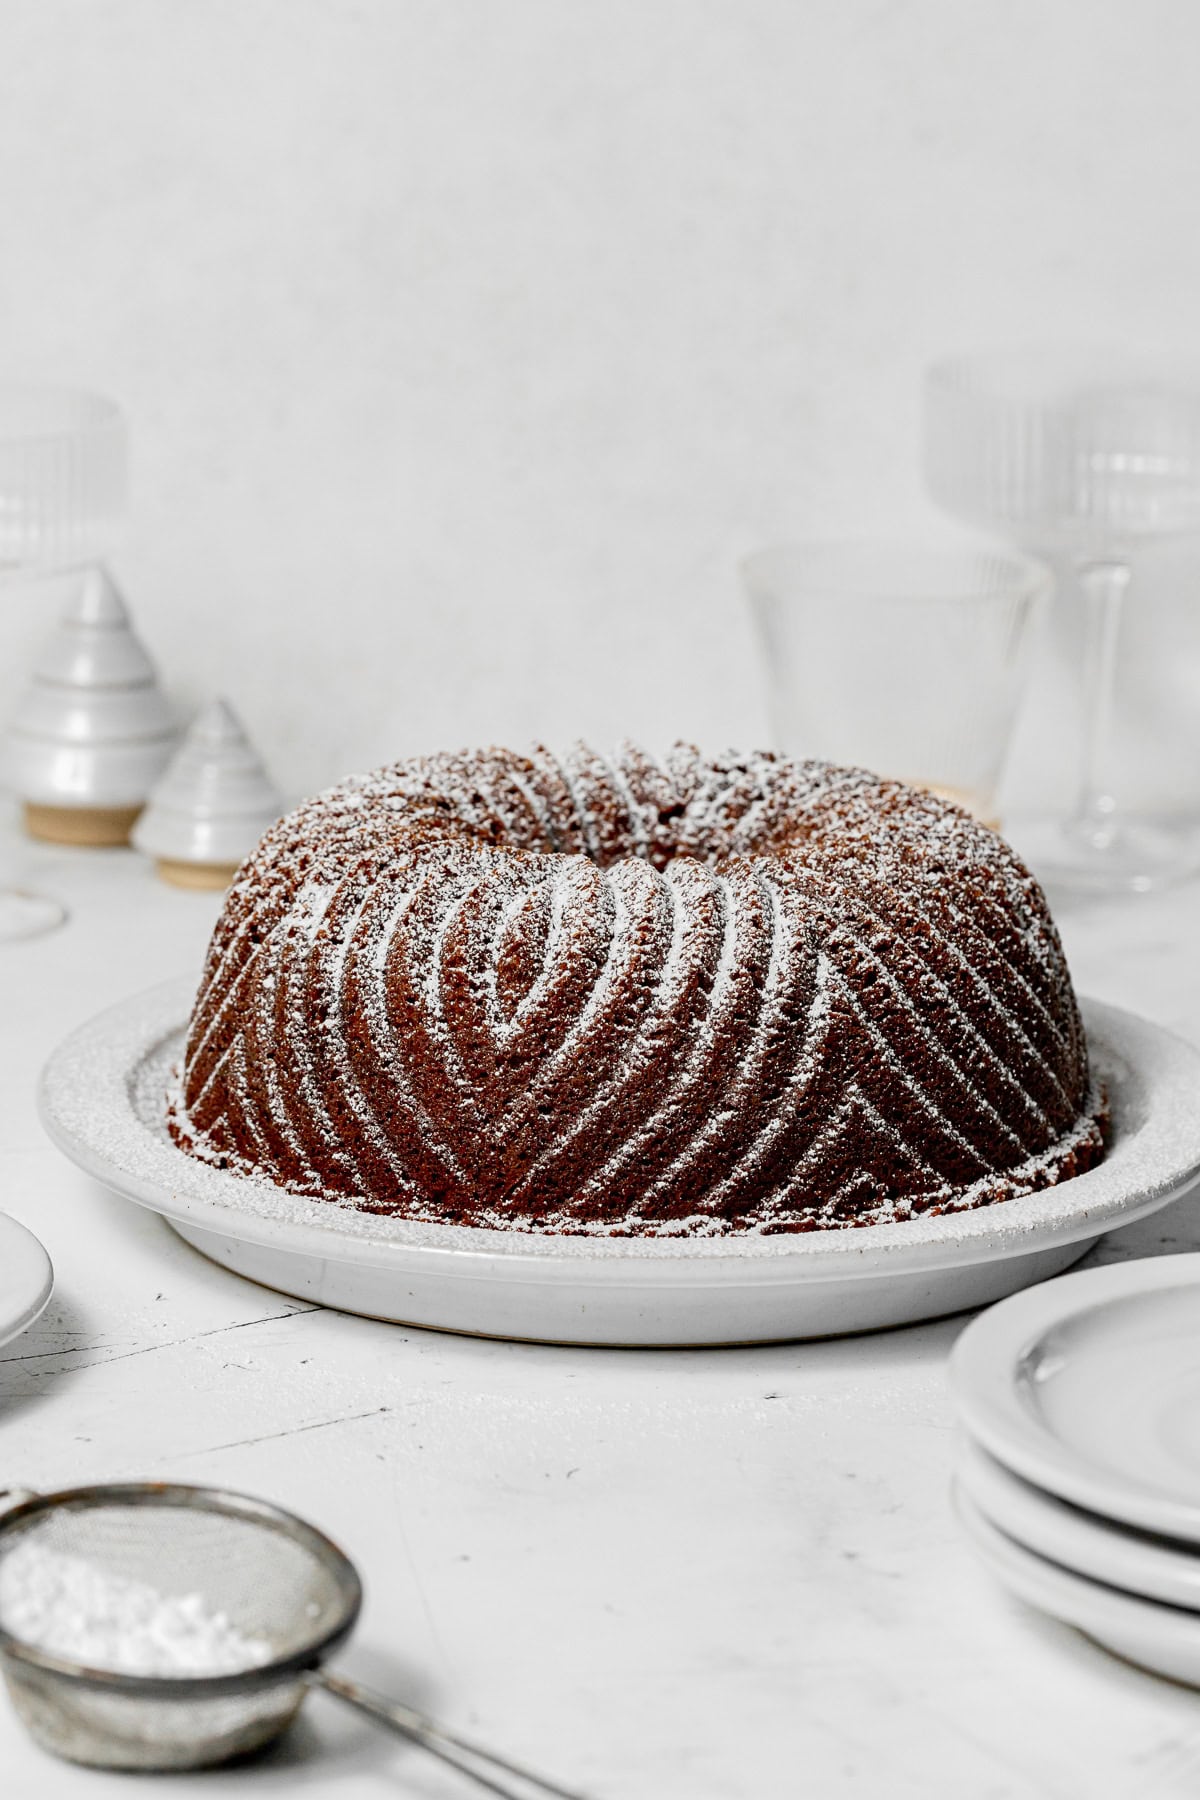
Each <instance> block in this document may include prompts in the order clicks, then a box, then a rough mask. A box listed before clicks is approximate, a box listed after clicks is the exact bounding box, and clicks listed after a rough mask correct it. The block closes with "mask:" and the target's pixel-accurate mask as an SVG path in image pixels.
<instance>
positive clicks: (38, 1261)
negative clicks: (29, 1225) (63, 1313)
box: [0, 1213, 54, 1344]
mask: <svg viewBox="0 0 1200 1800" xmlns="http://www.w3.org/2000/svg"><path fill="white" fill-rule="evenodd" d="M53 1286H54V1270H53V1269H52V1268H51V1266H50V1258H49V1257H48V1256H47V1255H46V1252H45V1250H44V1249H43V1248H42V1246H41V1244H40V1243H39V1242H38V1240H37V1238H35V1237H34V1235H33V1233H32V1231H27V1230H26V1229H25V1227H24V1225H18V1223H17V1221H16V1220H15V1219H10V1218H9V1216H8V1214H7V1213H0V1344H7V1343H8V1342H9V1340H10V1338H15V1337H18V1336H19V1335H20V1333H21V1332H22V1331H24V1330H25V1329H26V1327H27V1326H29V1325H32V1324H33V1321H34V1320H35V1319H36V1318H37V1317H38V1316H39V1314H41V1313H42V1312H43V1311H44V1310H45V1306H46V1302H47V1301H48V1300H49V1298H50V1292H51V1289H52V1288H53Z"/></svg>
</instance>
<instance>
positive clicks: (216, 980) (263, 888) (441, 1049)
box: [169, 744, 1104, 1236]
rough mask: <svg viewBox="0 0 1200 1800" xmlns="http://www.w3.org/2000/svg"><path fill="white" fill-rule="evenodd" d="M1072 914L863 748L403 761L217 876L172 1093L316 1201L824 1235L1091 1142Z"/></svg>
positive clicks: (183, 1110)
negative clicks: (1058, 919) (791, 754)
mask: <svg viewBox="0 0 1200 1800" xmlns="http://www.w3.org/2000/svg"><path fill="white" fill-rule="evenodd" d="M1103 1119H1104V1108H1103V1099H1102V1096H1101V1095H1100V1093H1099V1091H1098V1090H1097V1088H1096V1086H1095V1085H1094V1083H1093V1082H1092V1080H1091V1078H1090V1076H1089V1071H1088V1056H1087V1046H1086V1043H1085V1040H1084V1034H1083V1030H1082V1027H1081V1024H1080V1019H1079V1013H1078V1009H1077V1007H1076V1003H1075V996H1074V993H1073V990H1072V987H1071V981H1070V977H1069V975H1068V972H1067V967H1066V963H1065V960H1064V957H1063V952H1062V948H1061V945H1060V943H1059V939H1058V934H1057V932H1056V931H1055V928H1054V925H1053V923H1052V922H1051V919H1050V917H1049V914H1048V912H1047V909H1046V904H1045V901H1044V899H1043V897H1042V894H1041V891H1040V889H1039V888H1038V886H1037V884H1036V882H1035V881H1034V880H1033V878H1032V876H1031V875H1030V874H1029V873H1028V872H1027V870H1026V869H1025V868H1024V867H1023V866H1022V865H1021V863H1020V862H1019V861H1018V859H1017V857H1016V856H1015V855H1014V854H1013V852H1012V851H1011V850H1010V849H1009V848H1008V846H1007V845H1006V844H1005V843H1004V842H1003V840H1002V839H1000V838H999V837H997V836H996V835H995V833H994V832H992V831H989V830H988V829H987V828H986V827H985V826H983V825H980V824H979V823H977V822H976V821H975V820H974V819H972V818H971V817H970V816H969V815H968V814H967V813H965V812H963V811H961V810H960V809H958V808H957V807H955V806H952V805H950V804H948V803H946V802H945V801H943V800H940V799H937V798H935V797H934V796H933V795H931V794H928V793H925V792H922V791H918V790H916V789H914V788H910V787H906V786H904V785H902V784H900V783H897V782H893V781H884V780H881V779H879V778H878V777H877V776H874V775H871V774H868V773H866V772H865V771H864V770H861V769H844V768H837V767H834V766H832V765H830V764H827V763H820V762H799V761H789V760H787V759H785V758H782V757H778V756H773V755H770V754H766V753H762V754H754V755H746V756H741V755H734V754H729V755H726V756H720V757H713V758H709V757H703V756H701V755H700V754H699V752H698V751H697V750H695V749H694V748H692V747H690V746H688V745H684V744H679V745H676V747H675V748H674V749H673V750H672V751H671V753H670V754H669V755H668V757H667V758H666V760H665V762H664V763H661V764H660V763H658V762H656V761H655V760H653V759H652V758H651V757H649V756H647V755H645V754H644V753H643V752H641V751H639V750H637V749H635V748H633V747H631V746H625V747H623V748H622V749H621V750H620V751H619V752H618V754H617V755H616V756H615V757H614V758H612V759H611V760H606V759H605V758H603V757H601V756H599V755H597V754H596V753H595V752H593V751H591V750H589V749H587V748H586V747H584V746H578V747H577V748H576V749H575V750H573V751H572V752H571V753H570V754H569V755H568V756H566V757H564V758H561V759H560V758H557V757H555V756H554V755H552V754H551V753H550V752H549V751H548V750H546V749H544V748H542V747H540V746H539V747H537V748H535V749H533V750H532V751H531V752H530V753H529V754H528V755H527V756H522V755H518V754H516V753H515V752H513V751H509V750H495V749H493V750H480V751H473V752H464V753H463V754H461V755H437V756H429V757H424V758H418V759H414V760H411V761H407V762H401V763H397V764H395V765H394V766H392V767H390V768H386V769H383V770H380V771H378V772H376V773H374V774H371V775H366V776H360V777H354V778H353V779H351V780H348V781H345V782H343V783H342V784H341V785H340V786H338V787H335V788H332V789H331V790H329V791H328V792H327V793H324V794H321V795H319V796H317V797H316V798H315V799H312V800H309V801H306V802H305V803H304V804H303V805H301V806H300V807H299V808H298V809H297V810H296V811H295V812H293V813H292V814H290V815H289V816H288V817H287V818H285V819H283V820H281V821H280V822H279V823H278V824H277V825H275V826H273V827H272V829H271V830H270V831H268V833H267V834H266V836H265V837H264V838H263V840H262V842H261V844H260V845H259V847H258V849H257V851H256V852H255V853H254V855H253V856H252V857H251V858H250V860H249V861H248V862H247V863H246V864H245V865H244V866H243V867H242V869H241V870H240V871H239V874H238V876H237V877H236V879H235V881H234V884H233V886H232V887H231V889H230V891H229V894H228V898H227V900H226V903H225V907H224V910H223V912H222V914H221V917H220V920H219V922H218V924H217V928H216V931H215V933H214V936H213V939H212V943H211V946H210V949H209V953H208V958H207V962H206V965H205V969H204V974H203V979H202V981H201V985H200V991H199V995H198V997H197V999H196V1004H195V1009H194V1012H193V1014H192V1019H191V1025H190V1031H189V1035H188V1038H187V1046H186V1052H185V1055H184V1060H183V1065H182V1069H181V1071H180V1077H179V1089H178V1092H177V1093H176V1095H175V1096H174V1100H173V1102H172V1105H171V1109H170V1121H169V1123H170V1129H171V1131H172V1134H173V1136H174V1137H175V1140H176V1142H177V1143H178V1144H179V1145H181V1146H182V1148H184V1149H185V1150H187V1151H189V1152H190V1153H191V1154H192V1155H194V1156H198V1157H201V1158H204V1159H205V1160H207V1161H209V1162H212V1163H216V1164H218V1165H219V1166H221V1167H222V1168H227V1169H231V1170H233V1171H235V1172H238V1173H241V1174H245V1175H254V1176H258V1177H262V1178H266V1179H267V1180H269V1181H270V1182H272V1183H274V1184H276V1185H278V1186H281V1187H283V1188H286V1189H288V1190H290V1191H291V1192H293V1193H296V1194H301V1195H310V1196H312V1198H313V1199H314V1201H331V1202H335V1203H341V1204H343V1205H348V1206H351V1207H355V1208H360V1209H365V1210H367V1211H371V1212H376V1213H387V1214H396V1215H399V1216H402V1217H405V1218H410V1219H424V1220H437V1221H439V1222H443V1223H446V1222H449V1223H455V1224H461V1225H474V1226H487V1227H501V1228H505V1229H509V1230H520V1231H537V1232H568V1233H604V1234H609V1235H632V1234H650V1235H660V1236H662V1235H674V1234H679V1235H689V1234H717V1233H731V1232H758V1233H768V1232H783V1231H811V1230H815V1229H827V1228H836V1227H845V1226H861V1225H870V1224H874V1223H877V1222H879V1221H883V1220H902V1219H907V1218H910V1217H912V1216H914V1215H915V1214H917V1213H923V1212H928V1211H943V1212H944V1211H950V1210H959V1209H963V1208H967V1207H973V1206H979V1205H983V1204H985V1203H989V1202H996V1201H1005V1200H1011V1199H1013V1198H1014V1197H1016V1196H1018V1195H1020V1194H1023V1193H1027V1192H1030V1191H1032V1190H1033V1189H1036V1188H1039V1187H1044V1186H1046V1185H1048V1184H1049V1183H1051V1182H1055V1181H1060V1180H1062V1179H1064V1178H1066V1177H1068V1176H1071V1175H1074V1174H1076V1173H1078V1172H1079V1171H1082V1170H1084V1169H1086V1168H1088V1167H1089V1166H1090V1165H1091V1164H1092V1163H1094V1162H1096V1161H1097V1160H1098V1159H1099V1158H1100V1156H1101V1155H1102V1154H1103V1132H1102V1126H1103Z"/></svg>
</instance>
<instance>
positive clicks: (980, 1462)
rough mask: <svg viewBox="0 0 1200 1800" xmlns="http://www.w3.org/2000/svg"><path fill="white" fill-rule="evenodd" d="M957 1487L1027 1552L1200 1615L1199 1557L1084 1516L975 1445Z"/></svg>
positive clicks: (965, 1447)
mask: <svg viewBox="0 0 1200 1800" xmlns="http://www.w3.org/2000/svg"><path fill="white" fill-rule="evenodd" d="M957 1474H958V1484H959V1487H960V1488H961V1489H962V1491H963V1492H964V1493H965V1494H966V1496H967V1498H968V1499H969V1500H972V1501H973V1502H974V1503H975V1505H976V1506H977V1507H978V1508H979V1510H980V1512H981V1513H983V1515H984V1516H985V1518H986V1519H988V1521H989V1522H990V1523H991V1524H993V1525H996V1526H998V1527H999V1529H1000V1530H1001V1531H1002V1532H1004V1534H1005V1536H1006V1537H1010V1538H1014V1539H1015V1540H1016V1542H1017V1543H1018V1544H1021V1545H1022V1546H1023V1547H1024V1548H1025V1549H1026V1550H1033V1551H1035V1552H1036V1553H1037V1555H1038V1556H1045V1557H1048V1558H1049V1560H1050V1561H1051V1562H1056V1563H1059V1564H1061V1566H1062V1567H1063V1568H1064V1569H1069V1570H1070V1571H1071V1572H1072V1573H1073V1574H1075V1575H1086V1576H1088V1577H1089V1578H1090V1579H1091V1580H1093V1581H1102V1582H1104V1583H1106V1584H1107V1586H1109V1587H1115V1588H1121V1589H1123V1590H1124V1592H1125V1593H1127V1594H1137V1595H1140V1596H1141V1597H1142V1598H1143V1599H1147V1600H1161V1601H1162V1602H1163V1604H1164V1605H1166V1606H1183V1607H1186V1608H1187V1609H1188V1610H1189V1611H1190V1612H1198V1613H1200V1555H1198V1554H1197V1553H1196V1551H1195V1550H1192V1549H1190V1548H1189V1547H1187V1546H1186V1545H1182V1544H1176V1543H1172V1542H1171V1541H1170V1540H1168V1539H1166V1538H1160V1537H1150V1536H1146V1535H1145V1534H1143V1533H1142V1532H1140V1531H1134V1530H1133V1529H1132V1528H1131V1527H1130V1526H1127V1525H1117V1524H1114V1523H1113V1522H1112V1521H1111V1520H1108V1519H1103V1518H1100V1517H1099V1516H1098V1515H1097V1514H1095V1513H1089V1512H1083V1511H1081V1510H1080V1508H1079V1507H1077V1506H1070V1505H1068V1503H1067V1502H1066V1501H1065V1500H1056V1499H1055V1497H1054V1495H1053V1494H1046V1493H1043V1491H1042V1490H1041V1488H1036V1487H1033V1486H1031V1484H1030V1483H1029V1482H1027V1481H1022V1480H1021V1478H1020V1476H1019V1475H1014V1474H1013V1473H1012V1471H1011V1470H1010V1469H1006V1468H1005V1467H1004V1466H1003V1464H1002V1463H998V1462H997V1461H996V1460H995V1458H994V1457H991V1456H989V1455H988V1453H987V1451H986V1450H982V1449H981V1448H980V1447H979V1445H978V1444H976V1443H975V1442H973V1441H972V1440H970V1439H967V1440H965V1441H964V1442H963V1444H962V1445H961V1447H960V1451H959V1459H958V1471H957Z"/></svg>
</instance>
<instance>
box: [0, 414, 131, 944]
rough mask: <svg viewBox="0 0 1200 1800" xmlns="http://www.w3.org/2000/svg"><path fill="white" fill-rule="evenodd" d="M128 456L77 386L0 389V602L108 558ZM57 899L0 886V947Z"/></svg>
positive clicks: (118, 421) (49, 912) (115, 427)
mask: <svg viewBox="0 0 1200 1800" xmlns="http://www.w3.org/2000/svg"><path fill="white" fill-rule="evenodd" d="M127 465H128V453H127V434H126V427H125V418H124V414H123V413H122V411H121V409H120V407H119V406H118V405H117V404H116V402H115V401H113V400H109V399H107V398H106V397H105V396H104V395H103V394H91V393H87V392H85V391H82V390H80V389H75V388H64V387H51V386H46V387H38V386H34V385H31V384H27V383H18V384H12V385H0V603H3V600H4V598H5V590H6V589H7V590H8V596H9V597H10V598H11V597H12V596H13V595H14V594H15V592H16V590H17V588H18V586H20V587H21V588H22V590H24V588H25V585H26V584H27V583H33V582H34V581H36V580H37V579H38V578H39V577H41V576H45V575H58V574H61V573H64V572H66V571H70V570H73V569H79V570H83V569H86V568H88V567H89V566H90V565H92V564H94V563H97V562H99V561H100V560H101V559H102V558H103V557H105V556H107V554H108V553H109V551H110V550H111V549H112V547H113V545H114V544H115V543H116V542H117V539H118V537H119V535H120V532H121V528H122V526H123V524H124V520H125V503H126V487H127V480H128V472H127ZM65 917H66V911H65V909H64V908H63V907H62V906H61V905H60V904H59V902H58V901H56V900H54V899H51V898H50V897H48V896H47V895H44V894H39V893H37V892H35V891H33V890H32V889H29V888H26V887H24V886H21V885H19V884H16V883H14V882H12V881H11V878H10V879H9V880H7V881H0V943H4V942H7V941H11V940H13V939H16V938H24V937H33V936H35V935H37V934H38V933H39V932H43V931H49V930H52V929H53V927H54V926H56V925H60V924H61V923H62V921H63V920H64V918H65Z"/></svg>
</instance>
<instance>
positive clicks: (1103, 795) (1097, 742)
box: [1071, 561, 1130, 850]
mask: <svg viewBox="0 0 1200 1800" xmlns="http://www.w3.org/2000/svg"><path fill="white" fill-rule="evenodd" d="M1075 572H1076V574H1077V575H1078V577H1079V585H1080V586H1081V588H1082V589H1083V598H1084V606H1085V620H1084V651H1083V766H1082V770H1081V772H1080V780H1079V795H1078V798H1077V800H1076V802H1075V814H1074V817H1073V819H1072V821H1071V828H1072V830H1073V831H1074V832H1075V834H1076V835H1077V836H1079V837H1082V838H1084V839H1086V841H1087V842H1088V843H1089V844H1090V845H1091V846H1092V848H1093V849H1095V850H1107V849H1109V848H1110V847H1111V845H1112V843H1113V840H1114V838H1115V837H1116V830H1117V826H1116V818H1115V812H1114V801H1113V797H1112V795H1111V794H1110V793H1109V792H1108V789H1107V786H1106V785H1105V776H1104V770H1105V762H1106V753H1107V750H1108V743H1109V737H1110V735H1111V728H1112V714H1113V693H1114V690H1115V687H1116V679H1117V639H1118V636H1119V634H1120V630H1121V613H1122V609H1123V606H1124V602H1125V594H1126V591H1127V589H1128V587H1129V572H1130V571H1129V564H1128V563H1127V562H1120V561H1112V562H1079V563H1077V564H1076V565H1075Z"/></svg>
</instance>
